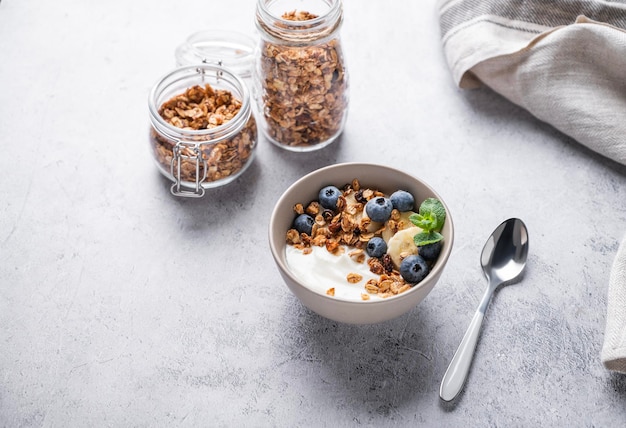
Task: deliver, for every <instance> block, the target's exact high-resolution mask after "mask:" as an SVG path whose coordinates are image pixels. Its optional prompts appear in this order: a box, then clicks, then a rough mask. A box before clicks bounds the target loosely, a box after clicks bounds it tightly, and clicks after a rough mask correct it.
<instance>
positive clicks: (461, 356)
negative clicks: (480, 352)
mask: <svg viewBox="0 0 626 428" xmlns="http://www.w3.org/2000/svg"><path fill="white" fill-rule="evenodd" d="M484 318H485V313H484V311H482V310H480V309H479V310H477V311H476V313H475V314H474V318H472V322H471V323H470V325H469V327H468V328H467V331H466V332H465V335H464V336H463V340H461V344H460V345H459V348H458V349H457V350H456V352H455V353H454V357H452V361H450V365H449V366H448V370H446V373H445V374H444V375H443V380H442V381H441V388H440V389H439V396H440V397H441V399H442V400H444V401H452V400H453V399H454V398H455V397H456V396H457V395H458V394H459V392H461V389H462V388H463V385H464V384H465V379H467V374H468V373H469V369H470V366H471V364H472V358H473V356H474V351H475V350H476V344H477V343H478V336H479V333H480V327H481V325H482V323H483V319H484Z"/></svg>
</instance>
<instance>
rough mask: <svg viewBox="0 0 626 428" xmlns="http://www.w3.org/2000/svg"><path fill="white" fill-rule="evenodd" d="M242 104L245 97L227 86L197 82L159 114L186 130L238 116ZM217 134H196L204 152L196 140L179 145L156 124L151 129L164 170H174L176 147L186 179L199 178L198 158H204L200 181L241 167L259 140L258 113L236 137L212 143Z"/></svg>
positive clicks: (158, 159)
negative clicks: (226, 88)
mask: <svg viewBox="0 0 626 428" xmlns="http://www.w3.org/2000/svg"><path fill="white" fill-rule="evenodd" d="M241 105H242V103H241V101H240V100H239V99H237V98H236V97H235V96H234V95H233V94H232V93H231V92H229V91H227V90H220V89H214V88H213V87H211V85H209V84H205V85H204V87H203V86H199V85H196V86H193V87H191V88H188V89H187V90H186V91H185V92H184V93H182V94H179V95H176V96H174V97H172V98H171V99H169V100H168V101H166V102H164V103H163V104H162V105H161V106H160V108H159V115H160V116H161V117H162V118H163V119H164V120H165V121H166V122H167V123H169V124H170V125H172V126H175V127H176V128H180V129H181V130H183V131H184V130H190V131H198V130H210V129H213V128H216V127H218V126H220V125H223V124H225V123H227V122H228V121H230V120H232V119H234V118H235V116H237V114H238V113H239V112H240V109H241ZM213 138H214V137H213V136H212V135H199V136H195V137H194V143H198V144H199V149H200V153H196V148H195V145H194V144H189V145H182V146H179V147H178V148H177V142H176V141H175V140H173V139H170V138H167V137H165V136H164V135H162V134H160V133H158V132H157V131H156V130H155V129H154V128H152V129H151V132H150V140H151V143H152V145H153V150H154V154H155V157H156V159H157V161H158V162H159V164H160V165H161V166H162V167H163V168H164V170H166V171H170V168H171V166H172V160H173V159H174V151H175V150H179V153H178V155H179V156H180V159H181V166H180V179H181V181H186V182H195V181H196V164H197V162H196V159H198V158H199V159H201V162H199V165H198V167H199V180H198V181H202V178H203V177H205V174H206V177H205V178H204V181H209V182H212V181H218V180H221V179H224V178H227V177H229V176H231V175H234V174H236V173H238V172H239V171H241V170H242V168H243V167H244V166H245V165H246V164H247V162H248V160H249V159H250V158H251V156H252V153H253V150H254V147H255V145H256V141H257V128H256V123H255V120H254V117H253V116H252V115H251V116H250V118H249V119H248V121H247V122H246V124H245V125H244V126H243V128H242V129H241V130H240V131H239V132H238V133H237V134H236V135H234V136H233V137H231V138H227V139H224V140H220V141H218V142H217V143H211V139H213ZM202 143H206V144H202ZM198 156H199V157H198Z"/></svg>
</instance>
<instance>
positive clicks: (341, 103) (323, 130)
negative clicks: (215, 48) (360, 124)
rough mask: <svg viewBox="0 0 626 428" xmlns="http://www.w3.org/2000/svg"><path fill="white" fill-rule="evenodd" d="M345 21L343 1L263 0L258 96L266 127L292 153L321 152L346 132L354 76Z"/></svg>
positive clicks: (259, 23)
mask: <svg viewBox="0 0 626 428" xmlns="http://www.w3.org/2000/svg"><path fill="white" fill-rule="evenodd" d="M294 3H297V4H298V5H301V7H303V8H304V7H305V8H306V10H305V9H295V8H294V6H293V4H294ZM342 21H343V8H342V3H341V0H309V1H307V2H304V3H303V2H293V1H289V0H258V3H257V10H256V24H257V28H258V29H259V33H260V35H261V37H260V45H259V50H258V53H257V61H256V67H255V85H256V94H255V96H256V98H257V103H258V105H259V120H260V121H261V123H260V125H261V127H262V130H263V132H264V134H265V135H266V137H267V138H268V139H269V140H270V141H271V142H272V143H274V144H276V145H278V146H280V147H283V148H285V149H288V150H292V151H311V150H317V149H320V148H322V147H325V146H327V145H328V144H330V143H332V142H333V141H335V140H336V139H337V137H338V136H339V135H340V134H341V132H342V131H343V127H344V124H345V121H346V116H347V112H348V74H347V72H346V67H345V60H344V55H343V51H342V45H341V40H340V37H339V30H340V28H341V24H342Z"/></svg>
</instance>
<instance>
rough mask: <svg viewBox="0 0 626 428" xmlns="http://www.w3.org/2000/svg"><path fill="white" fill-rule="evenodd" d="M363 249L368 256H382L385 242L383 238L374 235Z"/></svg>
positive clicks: (385, 249)
mask: <svg viewBox="0 0 626 428" xmlns="http://www.w3.org/2000/svg"><path fill="white" fill-rule="evenodd" d="M365 251H367V255H368V256H370V257H382V256H383V255H385V253H386V252H387V243H386V242H385V240H384V239H383V238H380V237H378V236H375V237H373V238H372V239H370V240H369V241H368V242H367V246H366V247H365Z"/></svg>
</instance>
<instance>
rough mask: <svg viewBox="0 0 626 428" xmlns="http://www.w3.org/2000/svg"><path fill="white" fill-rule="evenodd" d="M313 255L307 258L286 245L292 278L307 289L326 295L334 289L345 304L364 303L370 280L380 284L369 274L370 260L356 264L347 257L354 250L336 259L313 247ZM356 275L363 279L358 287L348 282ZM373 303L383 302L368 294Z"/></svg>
mask: <svg viewBox="0 0 626 428" xmlns="http://www.w3.org/2000/svg"><path fill="white" fill-rule="evenodd" d="M311 249H312V250H313V252H312V253H310V254H304V253H303V252H302V250H299V249H297V248H295V247H293V246H291V245H287V250H286V252H287V254H286V255H287V264H288V265H289V270H290V271H291V272H292V273H293V275H294V276H295V277H296V278H298V280H300V282H302V283H303V284H304V285H305V286H306V287H307V288H309V289H311V290H313V291H315V292H317V293H320V294H326V291H328V289H330V288H334V289H335V297H336V298H340V299H345V300H354V301H363V299H362V298H361V294H364V293H367V292H366V291H365V284H366V283H367V281H369V280H370V279H376V280H378V278H379V276H378V275H375V274H373V273H372V272H370V270H369V265H368V264H367V256H366V259H365V261H363V263H359V262H357V261H355V260H353V259H352V258H351V257H350V256H349V255H348V253H349V252H350V251H353V250H354V248H350V247H344V250H345V251H344V252H343V253H342V254H340V255H334V254H331V253H329V252H328V251H327V250H326V247H316V246H313V247H311ZM350 273H356V274H359V275H361V276H362V277H363V279H362V280H361V281H359V282H357V283H355V284H352V283H350V282H348V280H347V276H348V274H350ZM369 296H370V300H381V297H379V296H377V295H376V294H369Z"/></svg>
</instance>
